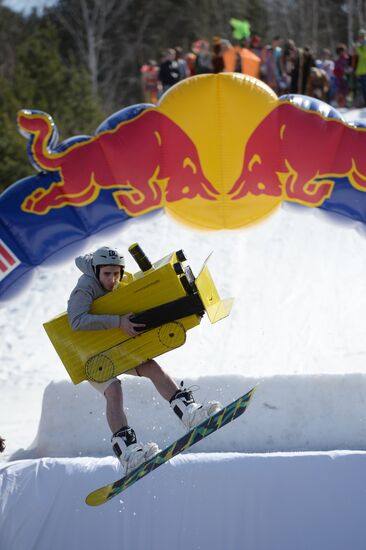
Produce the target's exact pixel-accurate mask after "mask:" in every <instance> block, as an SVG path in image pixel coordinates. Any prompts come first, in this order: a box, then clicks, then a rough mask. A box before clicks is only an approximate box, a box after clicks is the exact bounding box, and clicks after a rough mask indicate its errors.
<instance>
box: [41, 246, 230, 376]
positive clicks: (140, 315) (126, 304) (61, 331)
mask: <svg viewBox="0 0 366 550" xmlns="http://www.w3.org/2000/svg"><path fill="white" fill-rule="evenodd" d="M129 251H130V252H131V254H132V256H133V257H134V258H135V260H136V262H137V263H138V265H139V267H140V271H138V272H136V273H134V274H130V273H125V274H124V277H123V280H122V284H121V286H120V288H118V289H117V290H115V291H113V292H111V293H109V294H107V295H105V296H102V297H101V298H98V299H97V300H95V302H94V303H93V305H92V309H91V313H94V314H114V315H125V314H126V313H129V312H130V311H133V312H134V313H135V316H134V318H132V319H131V320H132V321H134V322H136V323H144V324H145V325H146V327H145V328H144V329H143V331H142V332H141V333H140V334H139V335H138V336H134V337H130V336H128V335H127V334H125V333H123V332H122V331H121V330H120V329H108V330H84V331H74V330H72V329H71V327H70V326H69V322H68V316H67V313H62V314H61V315H59V316H58V317H56V318H54V319H52V320H51V321H48V322H46V323H45V324H44V328H45V330H46V332H47V334H48V336H49V338H50V340H51V342H52V344H53V346H54V347H55V349H56V351H57V353H58V355H59V356H60V358H61V360H62V362H63V364H64V366H65V368H66V370H67V372H68V373H69V375H70V377H71V380H72V381H73V382H74V384H78V383H79V382H82V381H83V380H93V381H95V382H104V381H105V380H108V379H110V378H112V377H114V376H117V375H118V374H121V373H123V372H125V371H127V370H129V369H131V368H133V367H136V366H137V365H139V364H141V363H142V362H144V361H146V360H148V359H152V358H154V357H157V356H158V355H162V354H163V353H166V352H168V351H170V350H172V349H174V348H177V347H179V346H181V345H183V344H184V343H185V341H186V331H187V330H189V329H191V328H193V327H195V326H197V325H199V323H200V322H201V319H202V316H203V314H204V313H205V312H206V313H207V315H208V318H209V320H210V321H211V323H215V322H216V321H219V320H220V319H223V318H224V317H227V316H228V315H229V314H230V311H231V307H232V303H233V299H232V298H227V299H225V300H221V299H220V296H219V294H218V292H217V290H216V287H215V284H214V282H213V279H212V277H211V274H210V272H209V269H208V266H207V260H206V262H205V263H204V264H203V267H202V269H201V271H200V273H199V275H198V277H197V278H195V277H194V275H193V273H192V270H191V268H190V267H189V266H188V265H187V264H186V257H185V255H184V253H183V251H182V250H179V251H178V252H173V253H171V254H169V255H168V256H166V257H164V258H162V259H161V260H159V261H157V262H156V263H154V264H151V263H150V262H149V260H148V259H147V258H146V256H145V254H144V253H143V251H142V250H141V248H140V247H139V246H138V245H137V244H134V245H131V246H130V248H129Z"/></svg>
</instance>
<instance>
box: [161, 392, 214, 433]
mask: <svg viewBox="0 0 366 550" xmlns="http://www.w3.org/2000/svg"><path fill="white" fill-rule="evenodd" d="M170 406H171V408H172V409H173V411H174V412H175V414H176V415H177V416H178V418H179V419H180V420H181V421H182V422H183V424H184V426H185V427H186V428H187V430H190V429H191V428H193V427H194V426H197V424H200V423H201V422H203V421H204V420H206V418H208V417H209V416H212V415H213V414H215V413H217V412H218V411H219V410H220V409H221V408H222V406H221V405H220V403H219V402H218V401H209V402H208V403H207V404H205V405H201V404H200V403H196V402H195V400H194V397H193V394H192V391H191V390H189V389H186V388H183V382H181V388H180V389H179V390H177V391H176V392H175V394H174V395H173V397H172V398H171V400H170Z"/></svg>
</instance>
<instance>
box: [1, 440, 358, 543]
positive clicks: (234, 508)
mask: <svg viewBox="0 0 366 550" xmlns="http://www.w3.org/2000/svg"><path fill="white" fill-rule="evenodd" d="M365 471H366V453H363V452H353V453H350V452H344V451H343V452H342V451H338V452H330V453H301V454H295V453H280V454H266V455H261V454H242V453H209V454H188V455H181V456H179V457H176V458H174V459H173V460H172V461H171V462H170V463H169V464H167V465H165V466H162V467H161V468H159V469H158V470H156V471H155V472H153V474H150V475H149V476H148V477H146V478H145V479H142V480H140V481H139V482H138V483H136V484H135V485H134V486H132V487H130V488H129V489H128V492H126V493H122V495H119V496H118V497H115V498H114V499H113V500H112V501H110V502H108V503H107V504H105V505H104V506H102V507H98V508H90V507H86V506H85V505H84V503H83V500H82V495H85V494H87V493H88V492H90V491H91V490H93V489H95V488H96V487H99V486H100V485H103V484H105V483H109V482H110V481H111V480H112V479H115V478H116V477H117V476H118V471H117V463H116V460H115V459H113V458H111V457H107V458H101V459H95V458H93V459H91V458H87V457H82V458H78V459H75V458H74V459H70V458H58V459H54V458H44V459H38V460H26V461H21V462H12V463H10V464H9V465H8V466H7V467H6V470H5V471H3V476H2V483H1V485H0V490H1V494H2V495H3V498H4V499H5V500H6V502H7V503H8V504H7V505H6V506H5V507H3V509H2V520H3V525H4V526H5V528H2V529H1V530H0V548H2V549H4V550H5V549H6V550H7V549H11V550H25V549H26V550H38V549H52V550H64V549H65V548H67V549H68V550H80V549H81V548H93V549H94V548H108V549H109V548H118V549H132V548H133V549H138V550H158V549H159V550H160V549H169V550H170V549H174V550H184V549H187V548H189V550H210V549H219V550H223V549H228V550H240V549H242V548H248V549H255V550H257V549H260V550H269V549H270V550H283V549H294V548H296V550H309V549H310V548H311V549H314V550H318V549H319V550H328V549H329V550H345V549H346V548H347V549H348V548H349V549H352V550H364V548H365V538H366V525H365V521H364V510H365V505H366V489H365V483H364V481H365V473H364V472H365ZM42 488H43V490H41V489H42ZM46 488H47V489H46ZM31 497H32V500H31ZM25 500H26V502H24V501H25ZM30 511H31V513H30Z"/></svg>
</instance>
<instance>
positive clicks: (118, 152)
mask: <svg viewBox="0 0 366 550" xmlns="http://www.w3.org/2000/svg"><path fill="white" fill-rule="evenodd" d="M18 125H19V128H20V130H21V132H22V133H23V134H28V135H29V136H30V139H31V156H32V159H33V161H34V162H35V163H36V164H37V166H38V167H39V168H40V169H41V170H46V171H54V172H55V181H54V182H53V183H52V184H51V185H50V186H49V187H48V188H47V189H44V188H38V189H36V190H35V191H33V193H32V194H31V195H29V196H28V197H26V198H25V199H24V200H23V203H22V206H21V207H22V210H24V211H25V212H30V213H33V214H47V213H48V212H49V211H50V210H51V209H53V208H61V207H63V206H66V205H71V206H84V205H87V204H89V203H91V202H93V201H95V200H96V199H97V197H98V195H99V193H100V190H101V189H117V190H116V191H114V193H113V197H114V200H115V201H116V203H117V205H118V207H119V208H123V209H124V210H125V211H126V212H127V213H128V214H130V215H137V214H140V213H143V212H147V211H149V210H153V209H156V208H159V207H161V206H163V204H164V201H168V202H174V201H179V200H181V199H183V198H188V199H192V198H195V197H197V196H200V197H202V198H204V199H207V200H215V199H216V196H217V195H218V192H217V191H216V189H215V188H214V187H213V185H212V184H211V183H210V182H209V181H208V180H207V178H206V177H205V175H204V173H203V171H202V168H201V164H200V159H199V156H198V153H197V149H196V146H195V145H194V143H193V142H192V140H191V139H190V138H189V136H188V135H187V134H186V133H185V132H184V131H183V130H182V129H181V128H180V127H179V126H178V125H177V124H175V123H174V122H173V121H172V120H170V119H169V118H168V117H167V116H165V115H163V114H162V113H160V112H159V111H157V110H155V109H147V110H145V111H143V113H142V114H140V115H139V116H137V117H136V118H134V119H132V120H129V121H127V122H122V123H120V124H118V125H117V126H116V128H114V129H113V130H108V131H105V132H102V133H101V134H99V135H97V136H95V137H92V138H90V139H89V140H87V141H83V142H81V143H76V144H74V145H72V146H71V147H69V148H67V149H66V150H65V151H62V152H57V151H52V150H51V151H49V149H48V144H49V143H50V142H51V140H52V133H53V131H54V123H53V121H52V119H51V117H50V116H49V115H47V114H45V113H39V112H37V113H32V112H31V111H27V110H22V111H20V113H19V115H18Z"/></svg>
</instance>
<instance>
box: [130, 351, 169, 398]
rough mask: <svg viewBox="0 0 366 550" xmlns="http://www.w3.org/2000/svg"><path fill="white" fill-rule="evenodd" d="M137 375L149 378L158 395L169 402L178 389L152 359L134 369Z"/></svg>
mask: <svg viewBox="0 0 366 550" xmlns="http://www.w3.org/2000/svg"><path fill="white" fill-rule="evenodd" d="M136 371H137V374H139V375H140V376H144V377H146V378H149V379H150V380H151V382H152V383H153V384H154V386H155V388H156V389H157V390H158V392H159V393H160V395H161V396H162V397H164V399H166V400H167V401H169V400H170V399H171V398H172V397H173V395H174V394H175V392H176V391H177V389H178V386H177V384H176V383H175V382H174V380H173V378H171V377H170V376H169V374H167V373H166V372H165V371H164V370H163V369H162V368H161V366H160V365H158V363H157V362H156V361H154V360H153V359H150V361H146V363H142V364H141V365H139V366H138V367H136Z"/></svg>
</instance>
